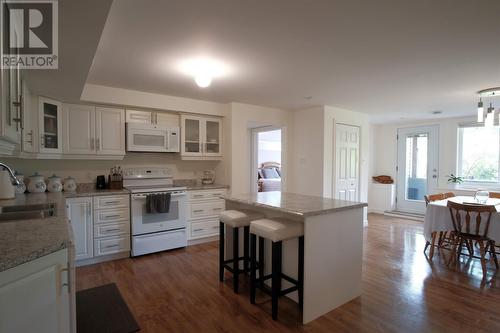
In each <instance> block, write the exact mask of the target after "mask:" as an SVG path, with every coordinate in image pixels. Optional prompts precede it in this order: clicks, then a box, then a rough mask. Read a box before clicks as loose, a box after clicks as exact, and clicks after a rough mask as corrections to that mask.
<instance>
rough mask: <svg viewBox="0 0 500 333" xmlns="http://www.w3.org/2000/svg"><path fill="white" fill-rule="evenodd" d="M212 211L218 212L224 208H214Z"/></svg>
mask: <svg viewBox="0 0 500 333" xmlns="http://www.w3.org/2000/svg"><path fill="white" fill-rule="evenodd" d="M212 210H215V211H218V210H222V208H220V207H219V208H213V209H212Z"/></svg>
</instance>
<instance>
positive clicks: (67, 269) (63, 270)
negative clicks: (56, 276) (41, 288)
mask: <svg viewBox="0 0 500 333" xmlns="http://www.w3.org/2000/svg"><path fill="white" fill-rule="evenodd" d="M68 267H69V264H68ZM65 272H66V274H67V275H68V282H67V283H63V284H61V289H62V288H64V287H67V288H68V293H71V283H70V274H69V268H62V269H61V272H60V273H61V275H62V274H63V273H65ZM61 280H62V276H61Z"/></svg>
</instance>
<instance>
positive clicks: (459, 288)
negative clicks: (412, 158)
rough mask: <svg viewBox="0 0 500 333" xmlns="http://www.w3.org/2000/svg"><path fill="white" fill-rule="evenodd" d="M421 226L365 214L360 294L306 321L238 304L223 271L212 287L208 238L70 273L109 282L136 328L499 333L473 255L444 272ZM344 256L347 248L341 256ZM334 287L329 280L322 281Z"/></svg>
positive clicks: (496, 312)
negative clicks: (273, 315)
mask: <svg viewBox="0 0 500 333" xmlns="http://www.w3.org/2000/svg"><path fill="white" fill-rule="evenodd" d="M422 230H423V225H422V223H421V222H417V221H409V220H403V219H399V218H391V217H386V216H382V215H376V214H370V215H369V224H368V226H367V227H365V233H364V240H365V241H364V258H363V294H362V296H361V297H359V298H357V299H355V300H353V301H351V302H349V303H347V304H345V305H343V306H341V307H339V308H338V309H335V310H334V311H332V312H330V313H328V314H326V315H325V316H323V317H321V318H319V319H317V320H315V321H313V322H311V323H309V324H307V325H302V324H301V323H300V312H299V311H298V309H297V307H296V305H295V303H293V302H292V301H290V300H288V299H282V300H280V311H279V320H278V321H273V320H272V319H271V304H270V303H271V302H270V300H269V297H268V296H266V295H263V294H259V295H258V298H257V305H251V304H250V303H249V301H248V285H247V283H246V279H245V278H243V279H242V283H241V285H240V294H239V295H235V294H233V291H232V288H231V286H232V282H231V279H230V277H229V275H227V279H226V281H225V282H224V283H219V280H218V267H217V258H218V257H217V256H218V246H217V243H216V242H213V243H208V244H202V245H196V246H190V247H188V248H185V249H179V250H174V251H169V252H163V253H159V254H152V255H147V256H143V257H139V258H132V259H122V260H117V261H112V262H107V263H102V264H96V265H92V266H86V267H82V268H78V269H77V276H76V284H77V289H78V290H81V289H85V288H90V287H95V286H99V285H102V284H106V283H110V282H115V283H116V284H117V285H118V287H119V289H120V291H121V293H122V295H123V297H124V299H125V301H126V302H127V304H128V305H129V307H130V309H131V311H132V313H133V314H134V316H135V318H136V320H137V321H138V323H139V325H140V327H141V328H142V329H141V331H140V332H141V333H144V332H197V333H201V332H254V333H255V332H405V333H406V332H500V283H499V281H498V280H499V278H496V277H495V276H494V275H493V273H494V269H493V265H489V268H490V270H491V272H492V274H491V275H489V276H488V278H487V279H482V278H481V277H482V274H481V266H480V264H479V262H477V261H476V260H473V261H469V262H464V263H462V264H461V266H460V268H458V269H456V270H452V269H450V268H447V267H446V266H445V265H444V262H443V253H436V254H435V256H434V260H433V262H429V261H428V260H427V258H426V256H425V255H424V254H423V253H422V249H423V248H424V244H425V240H424V238H423V235H422ZM345 255H346V256H348V255H349V253H346V254H345ZM332 283H335V281H332Z"/></svg>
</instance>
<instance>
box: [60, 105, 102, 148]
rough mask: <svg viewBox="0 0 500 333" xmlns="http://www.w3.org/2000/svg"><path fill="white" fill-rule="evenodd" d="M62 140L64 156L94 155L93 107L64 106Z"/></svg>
mask: <svg viewBox="0 0 500 333" xmlns="http://www.w3.org/2000/svg"><path fill="white" fill-rule="evenodd" d="M63 138H64V144H63V146H64V153H65V154H95V153H96V148H95V107H94V106H88V105H77V104H64V106H63Z"/></svg>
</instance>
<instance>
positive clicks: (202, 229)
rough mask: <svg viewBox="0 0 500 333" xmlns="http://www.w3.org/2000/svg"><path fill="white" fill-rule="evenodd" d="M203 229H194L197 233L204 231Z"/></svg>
mask: <svg viewBox="0 0 500 333" xmlns="http://www.w3.org/2000/svg"><path fill="white" fill-rule="evenodd" d="M202 230H203V229H194V230H193V231H194V232H196V231H202Z"/></svg>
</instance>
